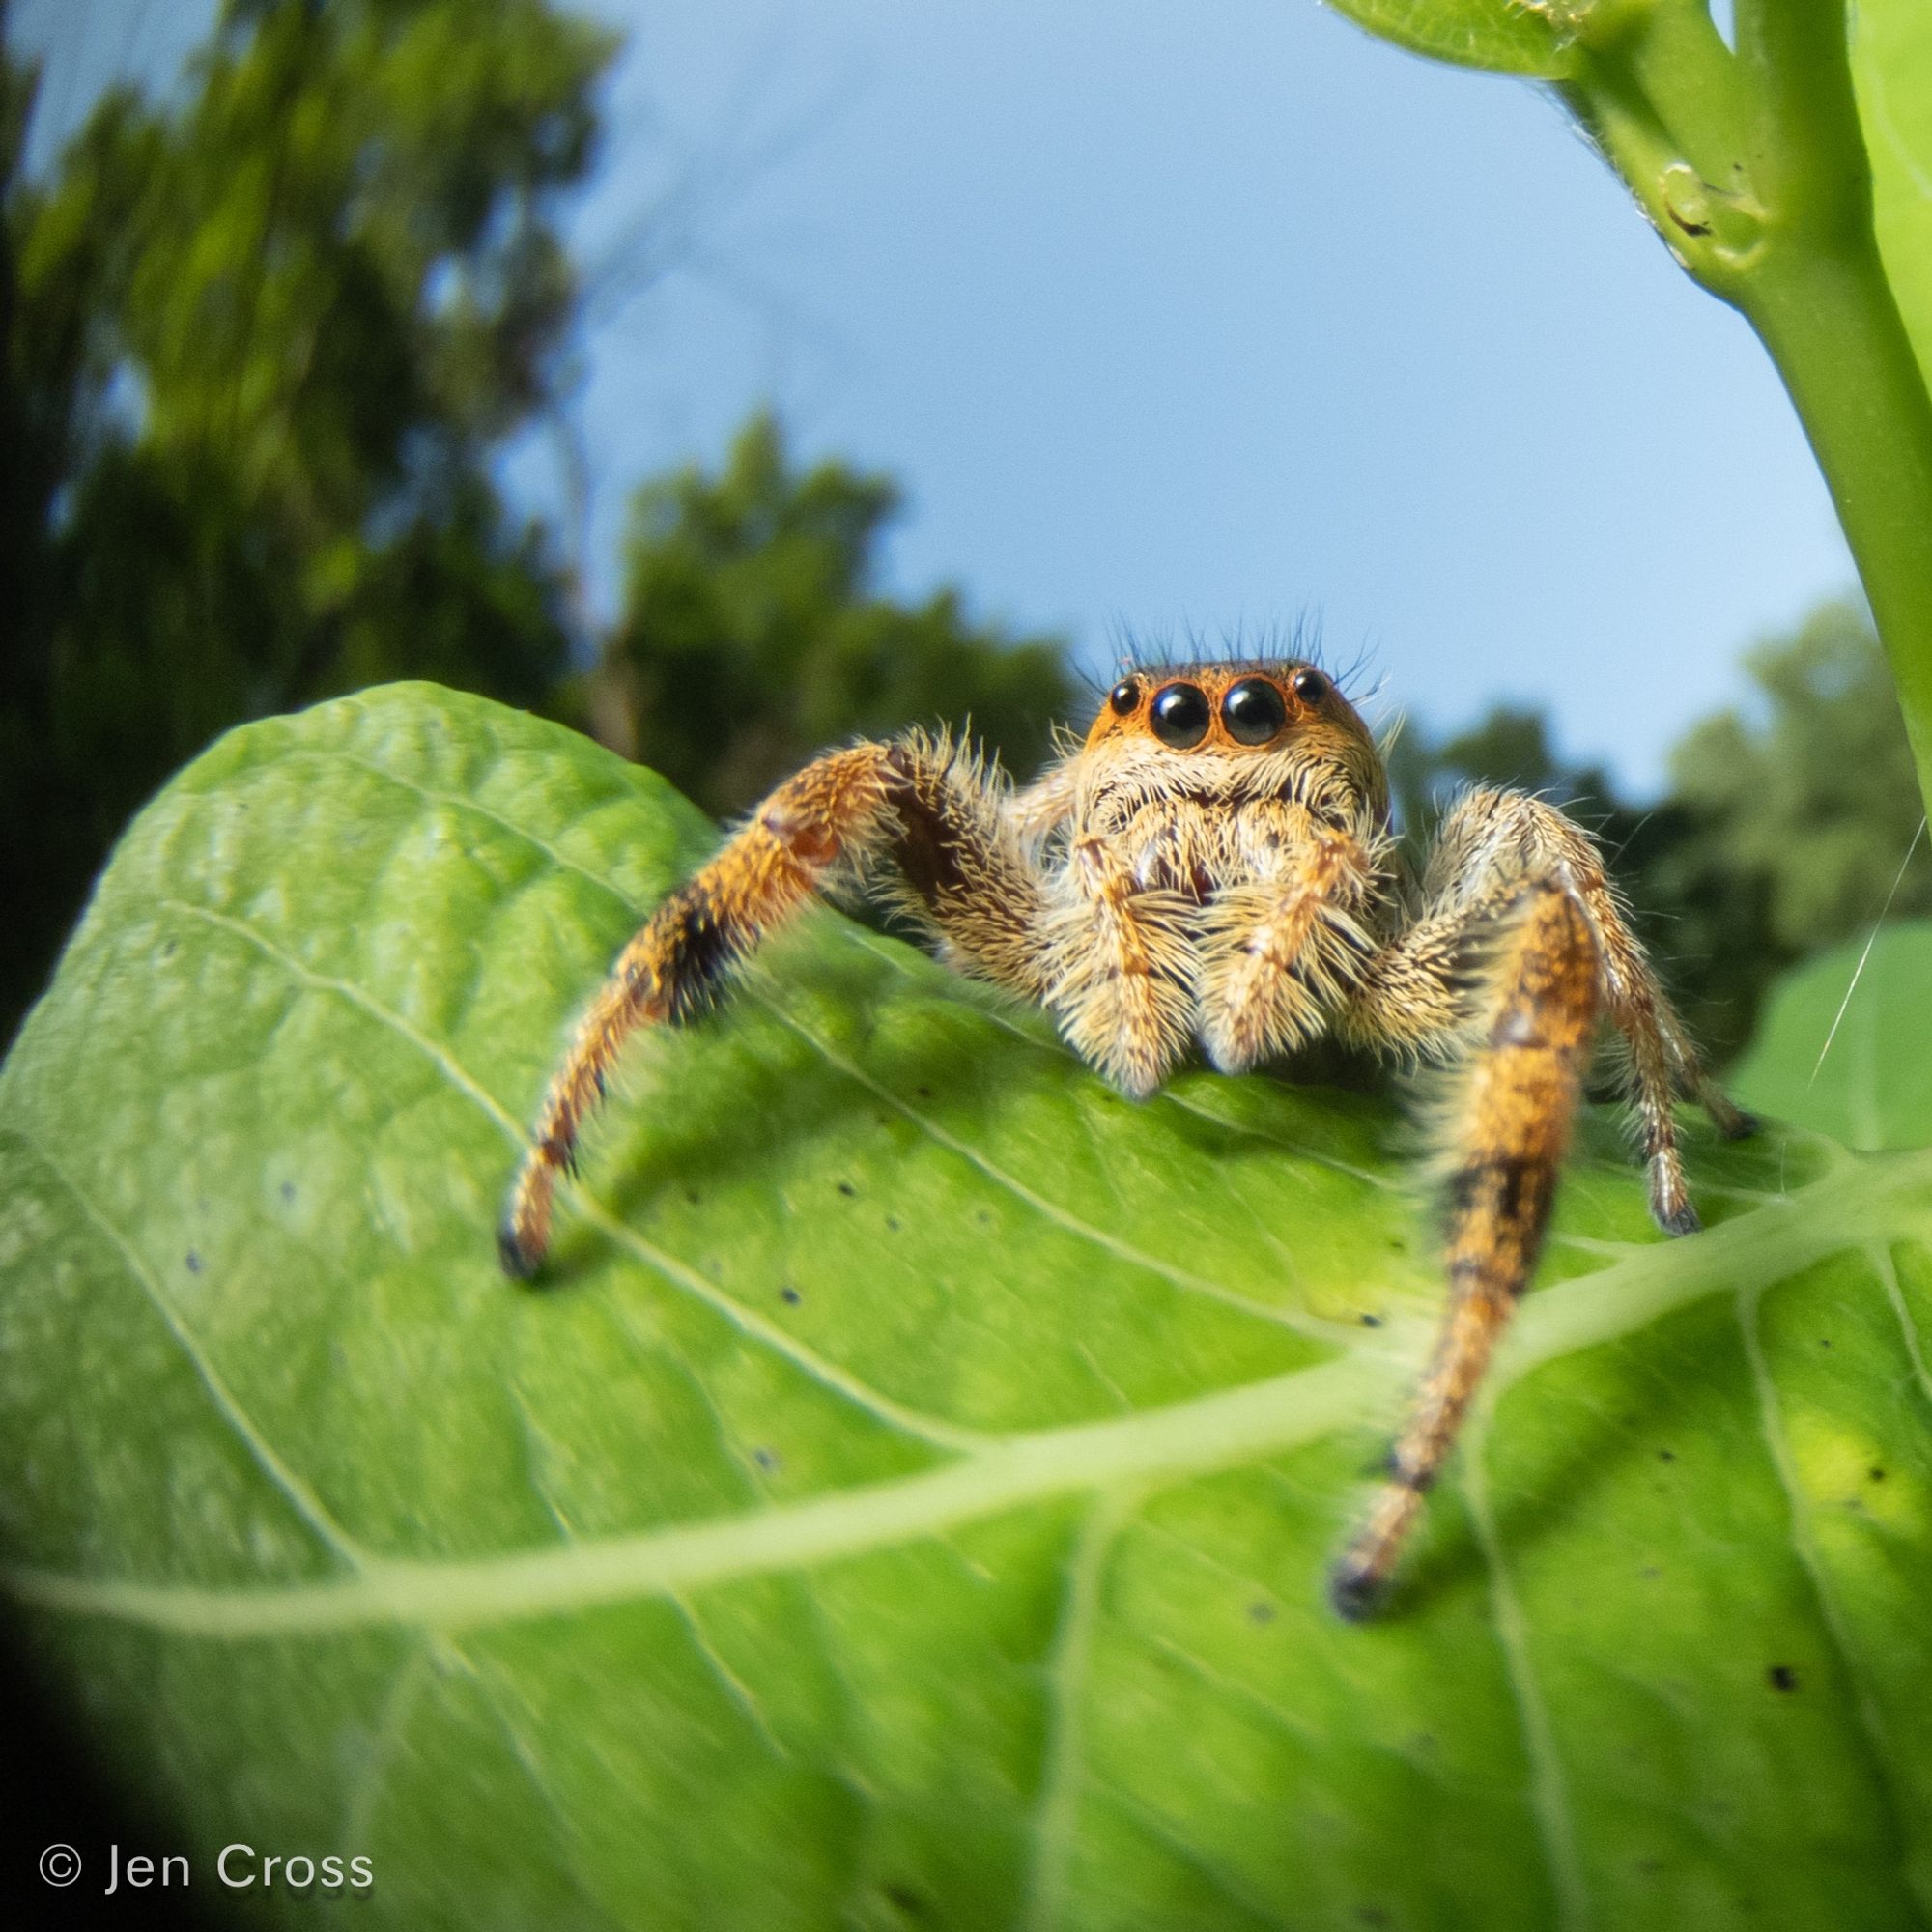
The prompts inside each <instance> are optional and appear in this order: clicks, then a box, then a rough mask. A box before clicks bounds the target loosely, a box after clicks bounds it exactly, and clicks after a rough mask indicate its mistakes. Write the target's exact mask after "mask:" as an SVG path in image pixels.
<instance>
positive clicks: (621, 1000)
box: [497, 745, 889, 1279]
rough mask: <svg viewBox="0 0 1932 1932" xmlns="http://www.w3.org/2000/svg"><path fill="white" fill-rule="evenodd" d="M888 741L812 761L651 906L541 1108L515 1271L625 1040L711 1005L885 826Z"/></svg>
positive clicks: (517, 1224) (539, 1248) (506, 1254)
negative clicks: (732, 976)
mask: <svg viewBox="0 0 1932 1932" xmlns="http://www.w3.org/2000/svg"><path fill="white" fill-rule="evenodd" d="M887 755H888V753H887V748H886V747H885V746H882V745H858V746H855V747H853V749H852V750H850V751H847V752H834V753H830V754H829V755H828V756H826V757H823V758H820V759H818V760H817V761H816V762H814V763H812V764H810V765H808V766H807V767H806V768H805V770H804V771H802V772H800V773H799V775H798V776H797V777H796V778H794V779H792V780H791V781H789V782H788V783H786V784H784V785H781V787H780V788H779V790H777V791H776V792H774V793H773V794H772V796H771V797H770V798H769V799H768V800H767V801H766V802H765V803H764V804H763V805H762V806H760V807H759V808H758V810H757V811H756V813H755V814H754V815H753V818H752V821H751V823H750V824H749V825H747V826H746V827H745V828H744V830H743V831H742V832H740V833H739V834H738V836H737V837H736V838H733V839H732V840H731V842H730V843H729V844H728V845H726V846H725V849H724V851H722V852H721V853H720V854H719V855H718V857H717V858H715V859H714V860H712V861H711V863H710V864H709V865H708V866H706V867H703V869H702V870H700V871H699V872H698V874H697V875H696V878H694V879H693V880H692V881H691V883H690V884H689V885H687V886H683V887H681V888H679V890H678V891H676V892H674V893H673V894H672V895H670V897H669V898H668V899H667V900H665V902H664V903H663V904H662V905H661V906H659V908H658V909H657V911H656V912H655V913H653V914H652V915H651V917H650V919H649V921H648V922H646V923H645V925H644V927H643V929H642V930H641V931H640V932H639V934H638V936H637V937H636V938H635V939H633V940H632V941H631V943H630V944H629V945H628V946H627V947H625V948H624V950H623V952H621V953H619V954H618V956H617V963H616V964H615V965H614V966H613V967H612V968H611V977H610V978H609V979H608V980H606V981H605V983H604V987H603V990H602V991H601V992H599V994H598V995H597V997H596V999H595V1000H593V1001H592V1002H591V1005H590V1010H589V1011H588V1012H587V1013H586V1014H585V1015H584V1016H583V1020H582V1024H581V1025H580V1026H579V1028H578V1030H577V1037H576V1038H575V1039H574V1040H573V1041H572V1043H571V1047H570V1051H569V1052H568V1053H567V1054H566V1055H565V1057H564V1060H563V1064H562V1065H560V1066H559V1067H558V1068H557V1070H556V1073H555V1075H554V1077H553V1079H552V1081H551V1083H550V1088H549V1091H548V1092H547V1093H546V1094H545V1095H544V1102H543V1106H542V1109H541V1110H540V1111H539V1113H538V1115H537V1123H536V1128H535V1132H534V1134H533V1136H532V1144H531V1147H530V1150H529V1151H528V1152H527V1153H526V1155H525V1156H524V1161H523V1165H522V1167H521V1169H520V1170H519V1171H518V1174H517V1179H516V1183H515V1185H514V1186H513V1187H512V1188H511V1190H510V1199H509V1204H508V1207H507V1209H506V1211H505V1213H504V1217H503V1225H502V1228H501V1231H500V1233H499V1234H498V1236H497V1250H498V1252H499V1253H500V1255H501V1257H502V1262H503V1266H504V1269H505V1271H506V1272H508V1273H510V1274H512V1275H516V1276H519V1277H521V1278H524V1279H527V1278H528V1277H529V1276H531V1275H533V1274H534V1273H535V1272H536V1270H537V1268H538V1267H539V1266H540V1265H541V1264H542V1262H543V1258H544V1253H545V1250H546V1249H547V1248H548V1247H549V1245H550V1226H551V1207H552V1199H553V1196H554V1192H555V1189H556V1178H557V1176H558V1174H559V1173H561V1172H563V1171H564V1170H566V1169H568V1168H571V1167H572V1166H573V1165H574V1164H575V1158H576V1151H577V1137H578V1133H579V1131H580V1129H581V1128H582V1123H583V1118H584V1116H585V1115H586V1114H587V1113H588V1112H589V1111H590V1109H591V1108H592V1107H593V1106H594V1105H595V1104H596V1103H597V1101H598V1099H599V1098H601V1097H602V1095H603V1093H604V1082H605V1078H606V1076H607V1075H608V1074H609V1072H610V1069H611V1063H612V1062H613V1061H615V1059H616V1057H617V1054H618V1051H619V1049H620V1048H621V1047H622V1046H623V1044H624V1041H625V1039H626V1038H627V1037H629V1036H630V1035H631V1033H632V1032H634V1031H635V1030H636V1029H637V1028H638V1027H640V1026H652V1025H659V1024H663V1023H665V1022H669V1023H671V1024H676V1023H677V1022H679V1021H681V1020H684V1019H688V1018H689V1017H691V1015H692V1014H694V1013H696V1012H697V1011H699V1010H701V1009H703V1007H704V1006H705V1005H706V1004H707V1003H708V1001H709V999H710V997H711V995H712V994H713V993H714V992H715V990H716V988H717V984H718V981H719V980H720V979H721V978H722V977H723V976H724V974H725V972H726V971H727V970H728V969H729V968H730V967H731V966H732V965H733V964H734V963H735V962H736V961H737V960H738V959H740V958H741V957H742V956H743V955H744V954H745V953H746V952H749V951H750V950H751V949H752V948H753V946H755V945H756V944H757V943H758V941H759V940H760V939H761V938H762V937H763V936H764V935H765V933H766V932H768V931H769V930H771V928H772V927H773V926H775V925H778V924H780V923H782V922H783V921H784V920H786V919H787V918H789V917H790V916H791V915H792V914H794V913H795V912H797V911H798V909H799V908H800V907H801V906H802V905H803V904H804V903H805V902H806V900H807V899H808V898H810V896H811V894H812V891H813V889H814V888H815V887H816V886H817V885H818V883H819V881H820V880H821V879H822V878H823V877H824V875H825V874H826V872H827V871H828V870H830V868H831V867H833V866H835V865H837V864H838V861H839V860H840V858H842V857H843V856H845V854H846V853H847V851H848V850H849V849H850V848H851V847H852V846H854V845H855V844H866V843H868V842H870V841H871V840H872V839H873V838H875V837H876V827H877V824H878V822H879V820H880V818H881V817H882V815H883V814H884V811H885V808H886V801H887V792H888V788H889V778H888V773H887V769H886V764H885V760H886V757H887Z"/></svg>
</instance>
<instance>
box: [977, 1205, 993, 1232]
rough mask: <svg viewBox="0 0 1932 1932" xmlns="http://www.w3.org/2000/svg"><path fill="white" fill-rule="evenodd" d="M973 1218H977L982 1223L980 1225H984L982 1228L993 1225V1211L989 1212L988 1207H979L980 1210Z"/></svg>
mask: <svg viewBox="0 0 1932 1932" xmlns="http://www.w3.org/2000/svg"><path fill="white" fill-rule="evenodd" d="M973 1218H974V1220H976V1221H977V1222H979V1224H980V1227H982V1228H990V1227H991V1226H992V1225H993V1217H992V1214H991V1213H990V1212H989V1211H988V1210H987V1209H986V1208H980V1209H979V1210H978V1211H977V1212H976V1213H975V1214H974V1216H973Z"/></svg>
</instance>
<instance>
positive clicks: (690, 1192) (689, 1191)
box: [684, 1187, 697, 1208]
mask: <svg viewBox="0 0 1932 1932" xmlns="http://www.w3.org/2000/svg"><path fill="white" fill-rule="evenodd" d="M684 1198H685V1199H686V1200H687V1201H689V1202H690V1203H691V1205H692V1206H693V1207H694V1208H696V1206H697V1189H696V1188H695V1187H687V1188H686V1189H685V1190H684Z"/></svg>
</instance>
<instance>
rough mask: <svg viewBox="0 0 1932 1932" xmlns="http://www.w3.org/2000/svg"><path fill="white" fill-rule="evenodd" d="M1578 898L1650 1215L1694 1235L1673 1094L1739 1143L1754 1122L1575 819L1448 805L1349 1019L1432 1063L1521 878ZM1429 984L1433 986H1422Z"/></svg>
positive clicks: (1503, 795)
mask: <svg viewBox="0 0 1932 1932" xmlns="http://www.w3.org/2000/svg"><path fill="white" fill-rule="evenodd" d="M1539 879H1558V880H1563V881H1566V882H1567V883H1568V884H1570V885H1571V886H1572V887H1573V888H1574V889H1575V891H1576V893H1577V897H1578V899H1579V900H1580V901H1581V904H1582V907H1583V910H1584V912H1585V913H1586V914H1587V915H1588V917H1589V921H1590V924H1591V927H1592V929H1593V931H1594V933H1595V935H1596V940H1597V945H1598V947H1599V949H1600V952H1601V954H1602V960H1603V974H1604V986H1603V995H1604V1005H1605V1010H1606V1011H1607V1013H1608V1015H1609V1018H1610V1021H1611V1023H1612V1024H1613V1025H1614V1026H1615V1027H1616V1029H1617V1032H1618V1033H1619V1034H1620V1035H1621V1036H1622V1037H1623V1039H1624V1041H1625V1043H1626V1046H1627V1050H1628V1051H1627V1063H1626V1064H1627V1069H1628V1077H1629V1081H1630V1089H1631V1101H1632V1105H1633V1107H1634V1111H1635V1115H1636V1120H1637V1128H1638V1136H1639V1141H1640V1144H1641V1146H1642V1149H1643V1154H1644V1159H1645V1162H1646V1164H1647V1166H1648V1169H1649V1179H1650V1211H1651V1215H1652V1217H1653V1218H1654V1219H1655V1220H1656V1222H1657V1224H1658V1226H1659V1227H1661V1228H1662V1229H1663V1230H1664V1231H1665V1232H1666V1233H1667V1234H1672V1235H1688V1234H1692V1233H1694V1232H1695V1230H1696V1228H1697V1226H1698V1221H1697V1210H1696V1209H1695V1208H1693V1207H1692V1206H1691V1205H1690V1190H1689V1189H1688V1188H1687V1186H1686V1185H1685V1180H1684V1159H1683V1155H1682V1153H1681V1152H1680V1151H1679V1149H1678V1137H1677V1117H1676V1114H1675V1112H1674V1110H1673V1107H1672V1104H1671V1103H1672V1097H1673V1094H1674V1093H1675V1092H1678V1091H1682V1092H1683V1093H1684V1094H1685V1095H1686V1096H1687V1097H1689V1098H1691V1099H1694V1100H1695V1101H1696V1102H1697V1103H1698V1104H1699V1105H1700V1106H1702V1107H1703V1109H1704V1110H1705V1112H1706V1113H1707V1114H1709V1115H1710V1117H1711V1119H1712V1121H1713V1122H1714V1123H1715V1124H1716V1125H1717V1127H1718V1130H1719V1132H1720V1133H1722V1134H1725V1135H1726V1136H1729V1137H1731V1138H1736V1137H1737V1136H1739V1135H1742V1134H1747V1133H1749V1132H1750V1131H1751V1130H1752V1128H1753V1127H1754V1125H1755V1124H1756V1123H1755V1122H1753V1121H1752V1120H1751V1118H1750V1116H1749V1115H1747V1114H1744V1113H1741V1112H1739V1110H1738V1109H1737V1108H1736V1107H1734V1106H1733V1105H1732V1104H1731V1102H1730V1101H1729V1099H1727V1098H1726V1097H1725V1095H1724V1094H1723V1093H1722V1091H1721V1090H1720V1089H1719V1087H1718V1085H1717V1083H1716V1082H1715V1081H1713V1080H1712V1079H1711V1078H1710V1076H1709V1075H1708V1074H1707V1073H1706V1072H1705V1070H1704V1067H1703V1065H1702V1063H1701V1062H1700V1061H1699V1059H1698V1057H1697V1053H1696V1050H1695V1049H1694V1048H1693V1047H1692V1046H1691V1044H1690V1038H1689V1037H1688V1036H1687V1035H1686V1033H1685V1030H1684V1025H1683V1022H1682V1021H1681V1020H1680V1019H1679V1018H1678V1017H1677V1013H1676V1010H1675V1009H1673V1008H1672V1006H1671V1004H1670V1000H1669V997H1668V995H1666V994H1665V992H1664V990H1663V988H1662V985H1661V984H1660V983H1659V982H1658V978H1657V974H1656V972H1655V971H1654V970H1653V969H1652V967H1651V965H1650V962H1649V960H1648V959H1647V958H1646V957H1645V956H1644V952H1643V948H1642V947H1641V945H1639V944H1638V942H1637V939H1636V936H1635V934H1634V933H1633V932H1632V931H1631V929H1630V924H1629V922H1628V919H1627V918H1626V916H1625V912H1624V908H1623V906H1622V904H1621V902H1620V901H1619V899H1618V896H1617V894H1616V890H1615V888H1614V887H1613V886H1612V885H1611V884H1610V882H1609V880H1608V879H1607V878H1606V877H1605V872H1604V867H1603V860H1602V857H1601V855H1600V854H1599V852H1598V850H1597V846H1596V842H1595V840H1593V839H1592V838H1591V837H1590V835H1589V834H1588V833H1587V832H1585V831H1583V830H1582V828H1581V827H1579V826H1578V825H1577V824H1576V823H1575V822H1574V821H1573V820H1572V819H1570V818H1569V817H1568V816H1566V815H1565V814H1564V813H1563V812H1561V811H1559V810H1556V808H1555V807H1554V806H1552V805H1548V804H1547V803H1546V802H1545V801H1544V800H1542V799H1538V798H1529V797H1527V796H1525V795H1524V794H1522V793H1520V792H1505V791H1488V790H1476V791H1470V792H1467V793H1465V794H1464V795H1463V797H1462V798H1460V799H1459V800H1458V801H1457V802H1456V804H1455V805H1454V806H1453V807H1452V808H1451V810H1450V811H1449V814H1448V816H1447V817H1446V818H1445V819H1444V820H1443V821H1442V829H1441V832H1440V834H1439V835H1438V837H1437V839H1436V842H1435V848H1434V850H1433V851H1432V852H1431V854H1430V859H1429V865H1428V869H1427V872H1426V874H1425V876H1424V880H1423V899H1424V906H1423V916H1422V918H1421V919H1419V920H1418V921H1417V922H1416V923H1415V924H1414V925H1413V926H1411V927H1410V928H1409V930H1408V932H1407V933H1406V934H1405V935H1404V937H1403V939H1402V940H1401V941H1400V942H1399V944H1398V946H1397V947H1396V948H1393V949H1391V951H1390V952H1388V953H1387V954H1384V955H1383V956H1382V957H1381V958H1380V959H1378V961H1376V962H1374V964H1372V966H1371V967H1370V969H1369V972H1368V974H1367V976H1366V978H1365V980H1364V983H1363V986H1362V989H1361V991H1360V993H1359V994H1358V995H1357V997H1356V999H1355V1001H1354V1002H1353V1005H1352V1009H1351V1011H1350V1015H1349V1016H1348V1021H1347V1025H1348V1031H1349V1033H1350V1037H1353V1038H1355V1039H1357V1040H1359V1041H1360V1042H1361V1043H1362V1044H1365V1045H1370V1046H1381V1047H1384V1048H1387V1047H1391V1046H1393V1047H1394V1048H1396V1050H1398V1051H1402V1050H1405V1049H1406V1050H1409V1051H1414V1052H1418V1053H1421V1054H1423V1055H1425V1056H1434V1055H1435V1054H1436V1053H1438V1052H1440V1051H1441V1050H1442V1046H1443V1044H1444V1043H1445V1042H1447V1041H1448V1040H1449V1039H1450V1038H1451V1037H1453V1035H1454V1032H1455V1016H1456V1006H1457V1002H1456V999H1455V987H1456V984H1457V982H1458V980H1460V979H1462V978H1463V967H1462V965H1461V954H1462V953H1463V952H1464V951H1465V950H1466V945H1467V941H1468V939H1469V936H1470V934H1471V933H1473V932H1480V931H1481V930H1483V929H1484V928H1485V927H1486V926H1487V925H1488V923H1490V921H1491V920H1492V919H1493V917H1494V916H1495V914H1496V913H1497V911H1498V910H1499V909H1500V908H1501V907H1503V906H1505V905H1507V904H1508V903H1509V902H1510V900H1511V899H1513V898H1514V897H1515V896H1516V895H1517V894H1518V893H1519V892H1520V889H1521V887H1522V885H1523V883H1524V881H1526V880H1539ZM1431 982H1433V984H1432V983H1431Z"/></svg>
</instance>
